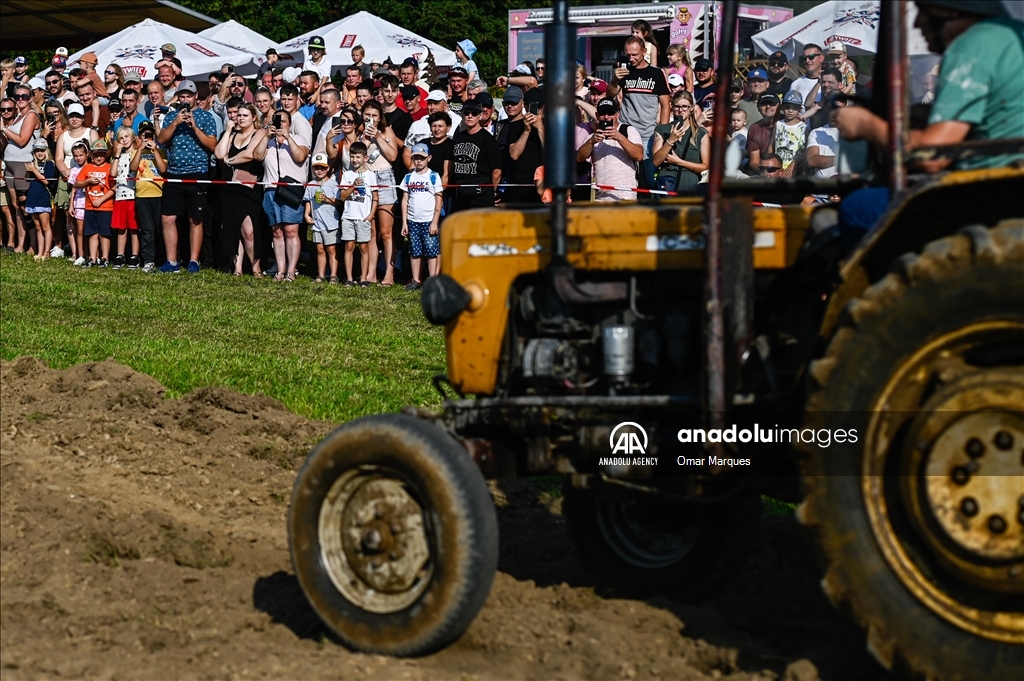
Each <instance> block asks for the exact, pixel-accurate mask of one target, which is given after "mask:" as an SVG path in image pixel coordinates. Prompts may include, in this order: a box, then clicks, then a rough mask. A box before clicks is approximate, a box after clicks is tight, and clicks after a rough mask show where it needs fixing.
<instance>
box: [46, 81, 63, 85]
mask: <svg viewBox="0 0 1024 681" xmlns="http://www.w3.org/2000/svg"><path fill="white" fill-rule="evenodd" d="M60 82H61V81H59V80H48V81H46V84H47V85H60Z"/></svg>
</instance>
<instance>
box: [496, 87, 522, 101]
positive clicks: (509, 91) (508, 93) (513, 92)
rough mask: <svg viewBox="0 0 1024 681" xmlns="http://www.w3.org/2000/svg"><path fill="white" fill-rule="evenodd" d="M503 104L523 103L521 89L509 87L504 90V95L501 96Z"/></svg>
mask: <svg viewBox="0 0 1024 681" xmlns="http://www.w3.org/2000/svg"><path fill="white" fill-rule="evenodd" d="M501 101H503V102H514V103H516V104H518V103H519V102H521V101H523V88H521V87H519V86H518V85H509V86H508V87H507V88H505V94H503V95H502V96H501Z"/></svg>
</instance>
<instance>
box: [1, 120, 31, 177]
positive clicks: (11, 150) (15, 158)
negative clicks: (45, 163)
mask: <svg viewBox="0 0 1024 681" xmlns="http://www.w3.org/2000/svg"><path fill="white" fill-rule="evenodd" d="M26 118H28V113H26V114H25V115H24V116H22V117H21V118H19V119H18V121H17V122H16V123H12V124H11V125H9V126H7V129H8V130H10V131H11V132H13V133H15V134H17V135H20V134H21V126H23V125H25V119H26ZM38 137H39V126H36V129H35V130H33V131H32V137H30V138H29V139H28V141H27V142H25V146H23V147H19V146H18V145H17V144H15V143H14V140H12V139H11V138H9V137H8V138H7V141H8V144H7V150H6V151H4V161H6V162H7V165H10V164H12V163H28V162H29V161H31V160H32V142H33V141H34V140H35V139H36V138H38Z"/></svg>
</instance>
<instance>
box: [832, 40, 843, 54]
mask: <svg viewBox="0 0 1024 681" xmlns="http://www.w3.org/2000/svg"><path fill="white" fill-rule="evenodd" d="M828 52H829V54H845V53H846V45H844V44H843V43H841V42H839V41H838V40H835V41H833V42H831V43H829V44H828Z"/></svg>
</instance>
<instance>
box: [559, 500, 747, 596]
mask: <svg viewBox="0 0 1024 681" xmlns="http://www.w3.org/2000/svg"><path fill="white" fill-rule="evenodd" d="M562 515H563V516H564V517H565V521H566V523H567V524H568V527H569V534H570V536H571V537H572V540H573V544H574V545H575V546H576V550H577V551H579V553H580V556H581V558H582V559H583V562H584V563H585V564H586V566H587V568H588V569H589V570H590V571H591V572H593V573H594V574H595V575H596V576H597V577H598V579H600V581H601V582H602V583H603V584H605V585H607V586H610V587H612V588H613V589H615V590H616V591H618V592H620V593H623V594H629V595H633V596H639V597H647V596H653V595H658V594H667V595H672V596H675V597H677V598H680V599H682V600H694V599H698V598H700V597H702V596H705V595H707V594H709V593H711V592H713V591H714V590H716V589H720V588H722V587H724V586H726V585H727V584H728V583H729V582H730V581H732V579H734V578H735V577H736V576H737V575H738V574H739V573H740V572H742V570H743V568H744V567H745V566H746V564H747V561H748V560H749V558H750V556H751V555H752V553H753V550H754V547H755V545H756V543H757V537H758V535H759V534H760V529H761V498H760V497H752V496H747V497H738V498H734V499H731V500H729V501H724V502H722V503H720V504H714V505H696V504H691V505H667V504H657V503H653V504H651V503H642V502H640V501H619V500H604V499H602V498H600V497H599V496H597V495H596V494H595V493H594V492H593V491H591V490H587V489H577V488H575V487H572V486H571V485H566V487H565V497H564V500H563V502H562Z"/></svg>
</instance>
